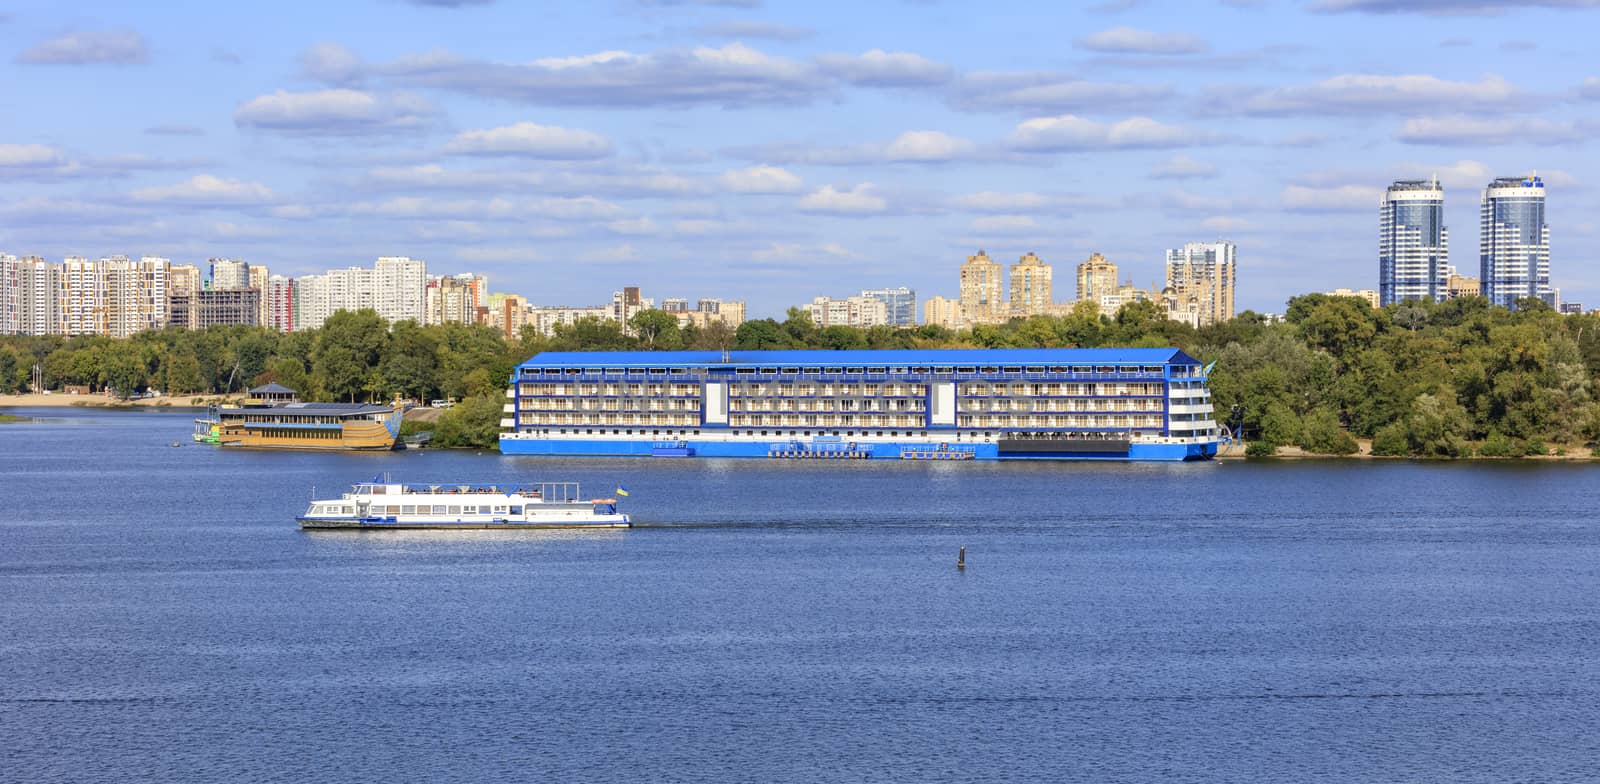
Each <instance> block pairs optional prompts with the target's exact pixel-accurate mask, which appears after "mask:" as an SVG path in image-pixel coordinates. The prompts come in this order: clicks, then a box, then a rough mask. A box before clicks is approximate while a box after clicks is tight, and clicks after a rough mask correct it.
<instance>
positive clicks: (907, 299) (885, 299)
mask: <svg viewBox="0 0 1600 784" xmlns="http://www.w3.org/2000/svg"><path fill="white" fill-rule="evenodd" d="M861 296H863V297H871V298H873V299H875V300H878V301H880V302H882V303H883V306H884V308H885V309H886V310H887V311H888V318H889V326H891V327H914V326H916V324H917V292H916V290H915V289H910V288H906V287H905V286H901V287H900V288H897V289H868V290H866V291H863V292H861Z"/></svg>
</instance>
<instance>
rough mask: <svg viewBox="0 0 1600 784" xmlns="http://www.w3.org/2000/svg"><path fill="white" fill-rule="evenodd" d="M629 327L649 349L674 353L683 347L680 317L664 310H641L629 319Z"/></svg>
mask: <svg viewBox="0 0 1600 784" xmlns="http://www.w3.org/2000/svg"><path fill="white" fill-rule="evenodd" d="M628 327H629V328H631V329H632V330H633V334H634V335H636V336H638V338H639V340H640V342H642V343H644V347H645V348H647V349H652V350H660V351H674V350H676V349H678V348H680V347H681V346H682V345H683V338H682V334H681V333H680V332H679V329H678V317H677V316H674V315H672V314H671V313H668V312H666V311H664V310H655V309H653V308H652V309H647V310H641V311H639V312H638V313H635V314H633V318H630V319H628Z"/></svg>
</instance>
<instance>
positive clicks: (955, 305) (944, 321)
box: [922, 297, 967, 329]
mask: <svg viewBox="0 0 1600 784" xmlns="http://www.w3.org/2000/svg"><path fill="white" fill-rule="evenodd" d="M922 323H924V324H932V325H935V326H939V327H944V328H945V329H961V328H962V327H964V326H966V325H967V317H966V314H965V313H962V312H961V300H958V299H950V298H949V297H929V298H928V301H927V302H924V303H923V304H922Z"/></svg>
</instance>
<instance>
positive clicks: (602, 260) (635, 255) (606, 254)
mask: <svg viewBox="0 0 1600 784" xmlns="http://www.w3.org/2000/svg"><path fill="white" fill-rule="evenodd" d="M579 258H580V259H581V260H583V261H591V262H595V263H599V264H617V263H621V262H626V261H638V260H639V252H638V251H636V250H634V249H633V244H632V243H623V244H621V245H614V246H612V247H609V248H596V249H594V250H591V251H588V252H586V253H583V254H582V255H581V256H579Z"/></svg>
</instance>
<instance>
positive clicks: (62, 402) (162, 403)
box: [0, 392, 243, 408]
mask: <svg viewBox="0 0 1600 784" xmlns="http://www.w3.org/2000/svg"><path fill="white" fill-rule="evenodd" d="M241 399H243V396H242V395H227V396H223V395H178V396H175V397H149V398H137V399H134V400H120V399H118V398H114V397H111V396H109V395H68V394H62V393H60V392H52V393H50V394H48V395H41V394H32V393H30V394H26V395H0V408H20V407H24V406H27V407H50V408H65V407H67V406H95V407H102V408H110V407H117V408H125V407H140V408H205V407H206V406H210V405H213V404H216V403H218V402H221V401H224V400H226V401H231V402H237V401H239V400H241Z"/></svg>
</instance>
